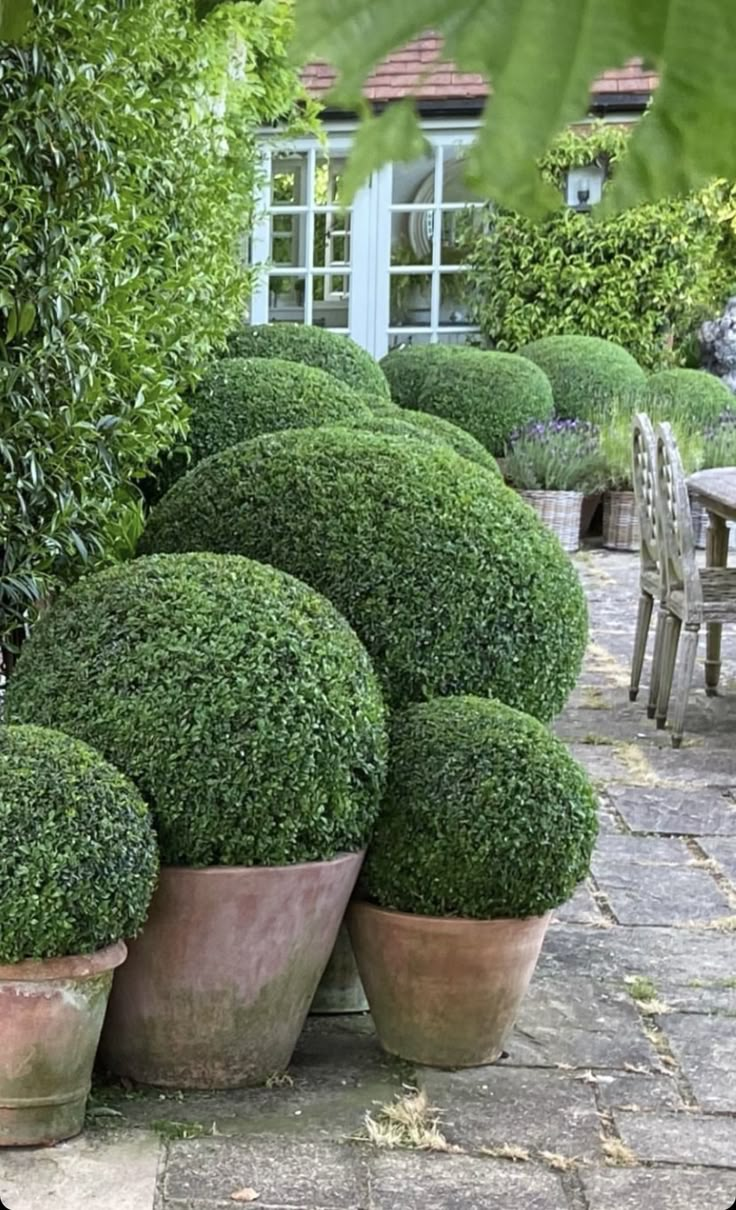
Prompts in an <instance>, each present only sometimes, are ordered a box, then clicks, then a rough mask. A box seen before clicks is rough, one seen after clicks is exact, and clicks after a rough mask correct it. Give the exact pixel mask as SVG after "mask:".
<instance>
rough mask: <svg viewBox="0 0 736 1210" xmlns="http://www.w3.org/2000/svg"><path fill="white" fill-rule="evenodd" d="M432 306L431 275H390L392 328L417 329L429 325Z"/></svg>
mask: <svg viewBox="0 0 736 1210" xmlns="http://www.w3.org/2000/svg"><path fill="white" fill-rule="evenodd" d="M431 304H432V274H431V273H411V274H410V273H392V274H391V308H390V316H391V318H390V323H391V325H392V326H394V325H398V324H406V325H408V326H410V327H419V326H424V325H425V324H429V322H430V308H431Z"/></svg>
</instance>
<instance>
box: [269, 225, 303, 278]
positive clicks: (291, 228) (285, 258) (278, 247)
mask: <svg viewBox="0 0 736 1210" xmlns="http://www.w3.org/2000/svg"><path fill="white" fill-rule="evenodd" d="M302 230H303V219H302V218H301V216H300V215H298V214H278V213H276V214H274V215H273V217H272V219H271V260H272V262H273V264H274V265H290V266H293V267H294V268H298V267H299V266H300V265H302V264H303V256H304V250H303V246H302V245H303V240H302V239H301V231H302Z"/></svg>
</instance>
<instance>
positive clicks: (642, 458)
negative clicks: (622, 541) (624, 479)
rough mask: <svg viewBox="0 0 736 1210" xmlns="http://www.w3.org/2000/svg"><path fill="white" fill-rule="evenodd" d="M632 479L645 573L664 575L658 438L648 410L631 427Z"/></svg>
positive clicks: (638, 413) (640, 413) (635, 418)
mask: <svg viewBox="0 0 736 1210" xmlns="http://www.w3.org/2000/svg"><path fill="white" fill-rule="evenodd" d="M631 436H632V451H631V460H632V481H633V485H634V497H635V499H636V510H637V513H638V514H639V531H640V533H641V545H640V548H639V553H640V557H641V570H642V575H644V574H645V573H646V572H650V573H652V572H655V573H658V574H659V575H660V576H661V574H662V566H661V562H662V555H661V552H660V545H661V543H660V536H659V517H658V515H657V468H656V460H657V440H656V437H655V436H654V429H653V428H652V422H651V420H650V419H649V417H648V416H647V415H645V413H644V412H637V413H636V415H635V416H634V420H633V424H632V426H631Z"/></svg>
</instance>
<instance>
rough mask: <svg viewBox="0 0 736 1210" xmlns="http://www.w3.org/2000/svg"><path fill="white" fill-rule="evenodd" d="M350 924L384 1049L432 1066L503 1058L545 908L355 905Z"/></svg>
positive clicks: (533, 958)
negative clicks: (477, 916) (454, 912)
mask: <svg viewBox="0 0 736 1210" xmlns="http://www.w3.org/2000/svg"><path fill="white" fill-rule="evenodd" d="M348 923H349V926H350V936H351V938H352V941H353V947H354V949H355V956H356V958H357V961H358V970H359V971H360V975H361V978H362V980H363V986H364V987H365V991H366V995H367V997H368V1003H369V1004H370V1007H371V1013H372V1014H373V1020H374V1022H375V1026H376V1032H377V1033H378V1037H379V1039H380V1041H381V1045H382V1046H383V1048H384V1050H387V1051H388V1052H389V1054H394V1055H399V1056H400V1057H401V1058H402V1059H408V1060H410V1061H412V1062H414V1063H422V1064H425V1065H426V1066H428V1067H479V1066H481V1065H482V1064H484V1063H494V1062H495V1061H496V1059H498V1058H499V1056H500V1055H501V1053H502V1052H503V1044H504V1038H505V1037H506V1035H507V1034H508V1032H509V1030H510V1029H511V1028H512V1026H513V1024H514V1021H515V1019H516V1016H517V1013H518V1011H519V1008H520V1006H521V1002H522V1000H523V999H524V995H525V993H526V990H527V988H528V986H529V982H530V980H531V977H532V975H533V973H534V968H535V966H536V964H537V958H538V957H539V951H540V949H541V948H542V942H543V940H544V934H545V932H546V930H547V925H548V923H549V913H547V915H546V916H533V917H531V918H529V919H527V920H466V919H445V918H443V917H438V916H412V915H408V914H407V913H405V912H392V911H386V910H385V909H383V908H378V907H374V906H373V905H372V904H368V903H355V904H352V905H351V907H350V910H349V913H348Z"/></svg>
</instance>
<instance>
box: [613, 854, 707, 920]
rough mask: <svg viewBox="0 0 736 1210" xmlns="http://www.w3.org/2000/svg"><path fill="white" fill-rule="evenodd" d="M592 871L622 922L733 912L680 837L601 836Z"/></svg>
mask: <svg viewBox="0 0 736 1210" xmlns="http://www.w3.org/2000/svg"><path fill="white" fill-rule="evenodd" d="M593 875H594V877H595V880H596V882H597V884H598V887H599V888H600V890H602V891H603V892H604V893H605V895H606V898H607V899H608V902H609V903H610V905H611V907H612V909H613V911H614V913H615V915H616V918H617V919H618V921H619V922H620V923H621V924H634V925H646V924H662V925H667V924H677V923H683V924H687V923H688V922H690V921H693V920H698V921H703V922H709V921H712V920H719V919H722V918H723V917H724V916H728V915H729V913H730V911H731V905H730V903H729V901H728V899H727V898H726V897H725V895H724V894H723V893H722V892H721V891H720V890H719V888H718V886H717V885H716V883H715V882H714V880H713V878H712V877H711V875H710V874H709V873H708V872H706V871H705V870H703V869H699V868H697V867H696V866H694V865H693V857H692V854H691V853H690V852H689V850H688V849H687V848H686V847H685V844H684V843H683V841H681V840H663V839H661V838H659V837H645V836H604V837H601V838H600V839H599V842H598V846H597V849H596V852H595V854H594V856H593Z"/></svg>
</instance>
